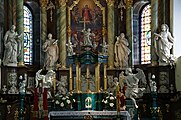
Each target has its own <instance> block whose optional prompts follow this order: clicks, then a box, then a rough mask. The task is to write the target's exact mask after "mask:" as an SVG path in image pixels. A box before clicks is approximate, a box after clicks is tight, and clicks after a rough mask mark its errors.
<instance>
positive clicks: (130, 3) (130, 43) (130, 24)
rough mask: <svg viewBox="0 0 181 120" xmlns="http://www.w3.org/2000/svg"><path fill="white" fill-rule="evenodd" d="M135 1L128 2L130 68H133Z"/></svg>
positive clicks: (127, 21)
mask: <svg viewBox="0 0 181 120" xmlns="http://www.w3.org/2000/svg"><path fill="white" fill-rule="evenodd" d="M132 5H133V0H126V35H127V37H128V42H129V49H130V50H131V53H130V55H129V60H128V66H129V67H132V54H133V53H132V41H133V7H132Z"/></svg>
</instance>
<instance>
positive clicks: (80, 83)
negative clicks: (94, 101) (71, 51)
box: [78, 65, 82, 91]
mask: <svg viewBox="0 0 181 120" xmlns="http://www.w3.org/2000/svg"><path fill="white" fill-rule="evenodd" d="M78 75H79V91H82V89H81V88H82V87H81V85H82V82H81V66H80V65H79V74H78Z"/></svg>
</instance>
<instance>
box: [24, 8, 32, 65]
mask: <svg viewBox="0 0 181 120" xmlns="http://www.w3.org/2000/svg"><path fill="white" fill-rule="evenodd" d="M32 62H33V17H32V13H31V11H30V10H29V8H28V7H26V6H24V63H25V64H29V65H32Z"/></svg>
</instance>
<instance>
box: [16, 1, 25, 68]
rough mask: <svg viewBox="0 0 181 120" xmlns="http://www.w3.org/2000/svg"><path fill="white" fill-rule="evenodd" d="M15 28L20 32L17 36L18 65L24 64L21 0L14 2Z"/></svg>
mask: <svg viewBox="0 0 181 120" xmlns="http://www.w3.org/2000/svg"><path fill="white" fill-rule="evenodd" d="M16 11H17V13H16V25H17V26H16V30H17V32H18V34H22V35H21V37H19V51H18V65H19V66H24V39H23V38H24V37H23V33H24V26H23V23H24V18H23V16H24V10H23V0H17V2H16Z"/></svg>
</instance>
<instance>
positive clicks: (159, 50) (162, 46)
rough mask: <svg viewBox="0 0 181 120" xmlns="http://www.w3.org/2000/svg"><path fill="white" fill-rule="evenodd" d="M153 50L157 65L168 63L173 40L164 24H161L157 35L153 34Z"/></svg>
mask: <svg viewBox="0 0 181 120" xmlns="http://www.w3.org/2000/svg"><path fill="white" fill-rule="evenodd" d="M155 35H156V41H155V49H156V54H157V55H158V56H159V64H160V65H164V64H165V63H166V64H168V63H169V62H170V59H171V56H172V54H171V53H170V50H171V49H172V47H173V42H174V38H173V37H172V36H171V33H170V32H169V27H168V25H166V24H162V26H161V32H160V33H159V34H157V33H155Z"/></svg>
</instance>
